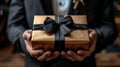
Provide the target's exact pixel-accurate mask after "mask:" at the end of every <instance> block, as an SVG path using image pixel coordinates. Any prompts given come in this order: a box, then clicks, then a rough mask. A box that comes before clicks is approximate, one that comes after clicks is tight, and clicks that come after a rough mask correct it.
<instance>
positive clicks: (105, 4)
mask: <svg viewBox="0 0 120 67" xmlns="http://www.w3.org/2000/svg"><path fill="white" fill-rule="evenodd" d="M99 5H100V7H99V8H100V9H99V13H98V16H99V18H98V21H97V22H98V23H99V25H97V27H96V28H95V30H96V31H97V33H98V38H97V45H96V50H95V52H100V51H101V50H102V49H103V48H105V47H107V46H108V45H111V44H112V43H113V42H114V40H115V38H116V36H117V34H118V33H117V31H116V27H115V22H114V10H113V0H111V1H109V0H101V3H100V4H99Z"/></svg>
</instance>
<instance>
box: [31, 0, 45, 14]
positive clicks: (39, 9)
mask: <svg viewBox="0 0 120 67" xmlns="http://www.w3.org/2000/svg"><path fill="white" fill-rule="evenodd" d="M33 14H34V15H44V14H45V11H44V9H43V6H42V5H41V1H40V0H34V1H33Z"/></svg>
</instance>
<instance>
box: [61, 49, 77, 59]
mask: <svg viewBox="0 0 120 67" xmlns="http://www.w3.org/2000/svg"><path fill="white" fill-rule="evenodd" d="M61 55H62V56H64V57H65V58H66V59H68V60H71V61H75V59H74V58H72V57H71V56H69V55H68V54H67V53H66V52H64V51H62V52H61Z"/></svg>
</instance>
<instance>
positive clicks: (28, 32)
mask: <svg viewBox="0 0 120 67" xmlns="http://www.w3.org/2000/svg"><path fill="white" fill-rule="evenodd" d="M30 32H31V33H32V31H31V30H27V31H25V32H24V33H23V35H22V36H23V38H24V39H25V40H31V36H32V34H31V33H30Z"/></svg>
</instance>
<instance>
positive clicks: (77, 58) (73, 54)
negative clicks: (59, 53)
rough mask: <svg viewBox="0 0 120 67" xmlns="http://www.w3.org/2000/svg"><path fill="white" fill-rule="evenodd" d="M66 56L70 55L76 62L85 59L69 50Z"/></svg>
mask: <svg viewBox="0 0 120 67" xmlns="http://www.w3.org/2000/svg"><path fill="white" fill-rule="evenodd" d="M67 54H68V55H70V56H71V57H72V58H74V59H75V60H77V61H82V60H83V59H84V58H85V57H82V56H79V55H77V54H76V53H75V52H73V51H71V50H69V51H67Z"/></svg>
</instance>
